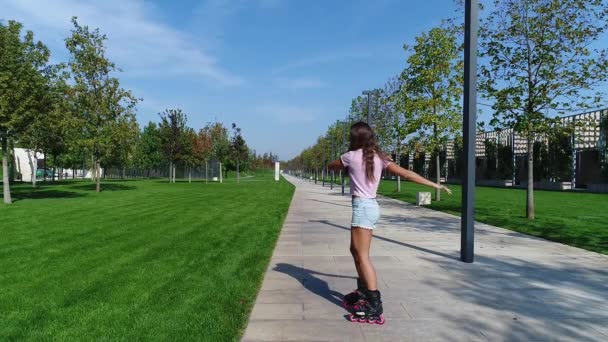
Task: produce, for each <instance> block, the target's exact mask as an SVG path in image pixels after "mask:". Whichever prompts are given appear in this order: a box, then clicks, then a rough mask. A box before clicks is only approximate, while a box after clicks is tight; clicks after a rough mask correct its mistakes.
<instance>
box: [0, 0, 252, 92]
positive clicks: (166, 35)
mask: <svg viewBox="0 0 608 342" xmlns="http://www.w3.org/2000/svg"><path fill="white" fill-rule="evenodd" d="M0 7H1V8H2V9H3V15H4V16H7V17H8V18H14V19H16V20H18V21H21V22H23V23H24V25H25V27H26V28H28V29H32V30H33V31H34V32H35V34H36V35H37V37H38V38H40V39H42V40H43V41H45V42H46V43H48V44H49V45H51V46H52V47H53V48H54V50H55V49H58V48H62V47H63V46H62V44H63V38H65V37H66V36H67V35H68V34H69V30H70V28H71V23H70V18H71V17H72V16H78V21H79V23H81V24H83V25H88V26H90V27H92V28H95V27H99V29H100V31H101V32H102V33H104V34H106V35H107V36H108V41H107V47H108V55H109V57H110V58H111V59H112V60H113V61H114V62H115V63H116V64H117V65H118V66H119V67H120V68H121V69H123V70H124V71H125V76H128V77H137V78H148V77H150V78H152V77H153V78H157V77H167V76H183V75H188V76H199V77H202V78H204V79H206V80H208V81H211V82H212V84H216V85H219V86H234V85H239V84H241V83H243V79H242V78H240V77H239V76H237V75H233V74H232V73H230V72H228V71H226V70H224V68H222V67H221V66H220V65H219V64H220V63H219V61H218V60H217V59H216V58H215V57H213V56H211V55H210V54H209V53H207V52H206V51H203V50H202V49H201V48H200V46H201V45H204V44H200V43H199V40H201V39H203V40H204V37H200V36H196V37H195V36H193V35H191V34H188V33H185V32H181V31H178V30H176V29H174V28H172V27H170V26H169V25H167V24H164V23H162V21H161V20H160V16H161V15H160V14H159V13H158V9H157V8H155V7H153V5H150V2H147V1H144V0H106V1H103V2H101V1H99V2H95V3H91V2H85V1H79V0H56V1H44V0H0ZM60 45H61V46H60Z"/></svg>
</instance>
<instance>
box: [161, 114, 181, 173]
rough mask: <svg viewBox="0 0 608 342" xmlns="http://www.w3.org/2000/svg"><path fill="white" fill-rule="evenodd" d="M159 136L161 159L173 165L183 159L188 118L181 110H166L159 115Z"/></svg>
mask: <svg viewBox="0 0 608 342" xmlns="http://www.w3.org/2000/svg"><path fill="white" fill-rule="evenodd" d="M159 116H160V124H159V129H158V130H159V136H160V146H161V149H162V152H163V157H164V158H165V160H167V161H168V162H171V163H173V164H175V163H177V162H179V161H181V160H182V159H183V157H184V152H185V149H186V145H187V144H188V137H187V136H186V130H187V127H188V126H187V121H188V118H187V116H186V114H185V113H184V112H182V110H181V109H179V108H178V109H167V110H165V111H164V112H162V113H160V114H159Z"/></svg>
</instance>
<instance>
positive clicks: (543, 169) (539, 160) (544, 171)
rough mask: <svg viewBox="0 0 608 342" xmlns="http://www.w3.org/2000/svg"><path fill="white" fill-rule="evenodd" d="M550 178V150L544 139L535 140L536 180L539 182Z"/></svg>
mask: <svg viewBox="0 0 608 342" xmlns="http://www.w3.org/2000/svg"><path fill="white" fill-rule="evenodd" d="M548 178H549V151H548V148H547V144H546V143H545V142H544V141H543V142H540V141H535V142H534V181H535V182H538V181H541V180H546V179H548Z"/></svg>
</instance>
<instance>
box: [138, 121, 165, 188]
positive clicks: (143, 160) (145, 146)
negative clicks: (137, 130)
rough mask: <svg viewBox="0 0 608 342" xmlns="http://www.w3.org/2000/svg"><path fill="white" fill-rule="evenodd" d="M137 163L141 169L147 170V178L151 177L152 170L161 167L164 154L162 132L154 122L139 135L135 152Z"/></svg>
mask: <svg viewBox="0 0 608 342" xmlns="http://www.w3.org/2000/svg"><path fill="white" fill-rule="evenodd" d="M135 162H136V165H137V166H138V167H139V168H141V169H143V170H146V177H150V170H151V169H158V168H160V167H161V162H162V153H161V139H160V131H159V129H158V127H157V126H156V124H155V123H154V122H152V121H150V122H149V123H148V125H146V126H145V127H144V129H143V131H142V132H141V134H140V135H139V139H138V142H137V147H136V150H135Z"/></svg>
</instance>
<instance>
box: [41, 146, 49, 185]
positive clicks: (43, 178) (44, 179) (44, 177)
mask: <svg viewBox="0 0 608 342" xmlns="http://www.w3.org/2000/svg"><path fill="white" fill-rule="evenodd" d="M46 170H48V168H47V167H46V153H45V154H44V176H43V177H42V180H43V181H45V182H46Z"/></svg>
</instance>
